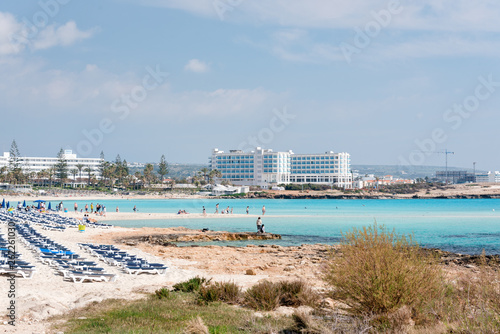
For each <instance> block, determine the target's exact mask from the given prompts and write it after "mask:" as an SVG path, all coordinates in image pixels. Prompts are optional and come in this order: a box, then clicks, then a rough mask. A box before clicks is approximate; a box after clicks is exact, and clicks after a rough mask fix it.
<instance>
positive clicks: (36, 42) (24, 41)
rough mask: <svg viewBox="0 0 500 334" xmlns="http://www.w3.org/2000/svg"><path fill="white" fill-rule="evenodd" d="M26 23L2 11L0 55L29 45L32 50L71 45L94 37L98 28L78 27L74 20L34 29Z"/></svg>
mask: <svg viewBox="0 0 500 334" xmlns="http://www.w3.org/2000/svg"><path fill="white" fill-rule="evenodd" d="M31 29H32V28H29V27H28V26H27V25H26V24H25V23H22V22H21V21H18V20H16V18H15V17H14V16H13V15H12V14H10V13H7V12H0V56H6V55H7V56H8V55H16V54H19V53H21V52H22V51H23V50H25V49H26V48H27V47H29V48H31V49H32V50H39V49H48V48H51V47H54V46H59V45H61V46H69V45H73V44H74V43H76V42H79V41H81V40H84V39H87V38H90V37H92V36H93V35H94V34H95V32H96V31H97V29H95V28H93V29H90V30H87V31H83V30H80V29H78V27H77V25H76V23H75V22H74V21H69V22H67V23H65V24H64V25H56V24H55V23H53V24H50V25H47V26H45V27H42V28H40V29H39V30H36V31H32V30H31Z"/></svg>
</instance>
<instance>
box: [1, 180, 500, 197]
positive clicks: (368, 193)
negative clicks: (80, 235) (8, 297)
mask: <svg viewBox="0 0 500 334" xmlns="http://www.w3.org/2000/svg"><path fill="white" fill-rule="evenodd" d="M380 190H382V191H380ZM380 190H374V189H356V190H347V191H341V190H282V191H278V190H261V191H253V192H249V193H248V194H245V195H243V196H239V195H238V196H231V195H227V196H206V195H198V194H187V193H183V192H180V191H179V192H170V191H168V192H150V193H148V192H132V193H130V192H127V193H114V194H110V193H103V192H97V191H95V192H94V191H85V190H82V191H78V190H68V189H58V188H53V189H51V190H49V192H48V193H44V194H38V193H35V192H31V193H9V192H2V193H0V197H3V198H6V200H11V201H23V200H28V201H29V200H30V199H31V198H33V199H43V200H46V201H72V200H88V201H99V200H154V199H156V200H168V199H173V200H177V199H193V200H194V199H200V200H223V199H242V200H259V199H500V185H499V184H496V183H491V184H458V185H448V186H440V187H432V188H428V189H415V190H412V189H400V190H401V191H400V192H398V190H397V189H394V190H392V191H391V190H390V189H385V188H381V189H380Z"/></svg>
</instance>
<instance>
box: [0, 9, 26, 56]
mask: <svg viewBox="0 0 500 334" xmlns="http://www.w3.org/2000/svg"><path fill="white" fill-rule="evenodd" d="M21 29H22V26H21V24H20V23H19V22H17V20H16V18H15V17H14V16H13V15H12V14H10V13H4V12H0V56H1V55H13V54H17V53H19V52H20V51H21V50H22V49H23V46H22V45H20V44H17V43H13V42H12V40H11V37H12V36H13V35H14V34H16V33H18V32H20V31H21Z"/></svg>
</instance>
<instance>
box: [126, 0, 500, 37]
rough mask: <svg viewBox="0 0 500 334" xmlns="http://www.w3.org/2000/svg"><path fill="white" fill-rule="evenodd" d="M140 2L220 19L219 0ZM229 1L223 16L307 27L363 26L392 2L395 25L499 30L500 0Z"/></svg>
mask: <svg viewBox="0 0 500 334" xmlns="http://www.w3.org/2000/svg"><path fill="white" fill-rule="evenodd" d="M135 1H136V2H137V3H138V4H146V5H150V6H158V7H165V8H174V9H180V10H184V11H187V12H191V13H193V14H196V15H203V16H207V17H211V18H214V19H220V17H219V15H218V14H217V10H216V9H215V7H214V3H216V2H215V1H212V0H206V1H200V0H149V1H146V2H144V1H137V0H135ZM221 1H222V2H223V3H224V4H226V5H227V6H228V7H227V8H228V10H227V11H226V13H225V15H224V20H227V21H231V20H233V21H235V22H241V20H245V21H247V22H254V23H258V24H259V25H261V24H270V25H279V26H285V27H303V28H347V29H352V28H353V27H354V26H357V25H358V26H363V25H364V24H366V23H367V22H368V21H369V20H371V19H372V17H371V12H372V11H375V12H380V11H381V10H386V9H387V8H388V6H389V4H390V3H396V4H400V6H401V7H402V8H403V11H402V12H401V14H398V15H397V17H396V18H395V20H394V22H391V26H390V28H391V29H411V30H413V29H416V30H439V31H500V21H499V20H498V17H500V3H498V2H495V1H491V0H477V1H470V0H421V1H401V0H400V1H398V0H372V1H366V0H350V1H345V0H309V1H303V0H252V1H249V0H241V1H223V0H221Z"/></svg>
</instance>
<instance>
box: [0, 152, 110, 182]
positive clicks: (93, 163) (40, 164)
mask: <svg viewBox="0 0 500 334" xmlns="http://www.w3.org/2000/svg"><path fill="white" fill-rule="evenodd" d="M63 158H64V159H65V160H66V162H67V163H68V174H69V175H70V173H69V171H71V170H72V169H77V167H76V166H77V165H79V164H82V165H83V166H84V167H83V170H82V173H83V174H85V175H86V174H87V173H86V172H85V171H84V170H85V169H87V168H90V169H91V170H92V174H93V175H96V176H98V175H99V174H100V173H99V165H100V164H101V162H102V159H95V158H78V157H77V156H76V154H74V153H73V152H72V151H71V150H65V151H64V154H63ZM9 161H10V153H9V152H4V153H3V156H0V168H2V167H4V166H7V167H8V166H9ZM58 161H59V159H58V158H55V157H19V164H20V166H21V168H22V170H23V172H25V173H30V172H35V173H38V172H40V171H42V170H45V169H49V168H52V167H54V166H55V165H56V164H57V163H58Z"/></svg>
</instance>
